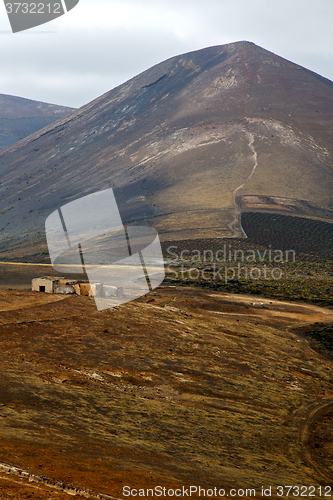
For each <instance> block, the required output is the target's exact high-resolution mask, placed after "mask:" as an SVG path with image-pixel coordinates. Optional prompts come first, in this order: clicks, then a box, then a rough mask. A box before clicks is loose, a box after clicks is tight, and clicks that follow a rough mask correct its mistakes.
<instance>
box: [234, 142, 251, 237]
mask: <svg viewBox="0 0 333 500" xmlns="http://www.w3.org/2000/svg"><path fill="white" fill-rule="evenodd" d="M248 136H249V148H250V149H251V151H252V154H253V160H254V165H253V168H252V170H251V173H250V175H249V176H248V177H247V178H246V179H245V181H244V182H243V184H241V185H240V186H238V187H237V188H236V189H235V190H234V191H233V193H232V201H233V205H234V207H235V215H234V220H233V221H232V222H231V223H230V224H228V227H229V229H231V231H232V232H233V235H234V237H235V238H242V237H244V236H245V238H247V236H246V234H245V232H244V230H243V228H242V225H241V223H240V214H241V211H240V209H239V206H238V205H237V194H238V191H239V190H240V189H242V188H243V187H244V186H245V184H247V183H248V182H249V180H250V179H251V178H252V177H253V174H254V172H255V171H256V168H257V166H258V154H257V152H256V150H255V148H254V145H253V143H254V136H253V134H251V133H248Z"/></svg>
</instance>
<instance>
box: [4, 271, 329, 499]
mask: <svg viewBox="0 0 333 500" xmlns="http://www.w3.org/2000/svg"><path fill="white" fill-rule="evenodd" d="M42 274H44V273H42ZM46 274H48V273H46ZM0 298H1V307H0V328H1V330H0V331H1V336H0V339H1V340H0V341H1V351H0V361H1V364H0V379H1V384H0V443H1V446H0V463H3V464H9V465H12V466H15V467H18V468H21V469H23V470H24V471H27V472H29V473H31V474H34V475H35V476H36V475H37V476H40V477H41V478H44V482H43V481H42V479H41V480H40V481H39V482H38V481H37V482H36V480H32V481H30V482H29V481H28V479H25V478H22V477H20V476H18V475H13V474H8V473H5V472H1V471H0V498H1V499H7V498H11V499H12V498H13V499H14V500H15V499H26V498H40V499H43V500H44V499H48V498H50V499H51V498H52V499H53V498H61V499H62V498H68V494H67V493H65V492H63V491H61V489H59V488H58V489H56V488H53V487H51V486H50V485H49V486H47V485H46V484H44V483H45V482H47V481H49V482H51V481H60V482H62V483H64V484H65V485H72V487H77V488H79V489H81V490H90V493H89V494H90V495H91V496H92V495H93V493H92V492H96V493H100V494H105V495H111V496H114V497H116V498H125V497H124V495H123V491H122V488H123V486H124V485H130V486H131V487H132V488H153V487H154V486H156V485H162V486H164V487H166V488H175V487H180V486H181V485H185V486H186V485H187V486H189V485H191V484H192V485H200V486H202V487H205V488H214V487H215V486H216V487H220V488H225V489H226V491H228V490H229V488H231V487H236V488H256V491H257V495H258V493H259V492H260V491H261V486H262V485H267V486H270V485H272V487H273V493H274V488H276V486H277V485H281V484H289V485H290V484H296V485H297V484H298V485H300V484H302V485H310V484H311V485H320V484H322V481H324V482H325V484H328V482H330V481H332V479H331V478H332V476H333V472H332V470H331V466H329V465H328V463H329V459H330V458H331V456H332V446H331V444H330V443H331V442H332V438H331V434H330V437H329V438H327V440H326V441H325V439H326V438H325V439H324V440H323V439H322V440H321V441H320V442H321V449H320V453H321V455H320V457H319V455H318V439H319V437H318V436H323V432H324V431H323V426H324V425H326V424H325V420H323V418H324V417H325V418H326V421H328V420H327V419H328V417H327V412H326V413H325V415H324V417H322V416H320V419H318V418H319V417H318V418H314V414H313V411H314V410H315V409H316V408H319V407H320V406H322V405H327V404H330V402H331V399H332V401H333V385H332V382H333V366H332V364H331V362H330V361H329V360H327V359H323V357H322V356H321V355H320V354H319V353H317V352H315V351H313V350H312V348H311V346H310V345H309V343H308V341H307V340H306V339H305V338H303V337H301V336H299V335H298V334H297V333H295V330H294V329H293V328H294V327H296V328H300V327H302V328H304V325H307V324H313V323H314V322H324V323H327V324H328V323H333V311H332V310H330V309H324V308H319V307H316V306H312V305H306V304H290V303H288V302H281V301H275V300H269V299H262V298H256V297H253V296H251V297H249V296H245V295H244V296H241V295H230V294H223V293H220V292H214V291H211V290H202V289H199V288H195V287H172V286H164V287H160V288H159V289H157V290H156V291H155V292H152V293H151V294H149V295H147V296H145V297H142V298H140V299H138V300H136V301H133V302H131V303H128V304H124V305H122V306H120V307H117V308H113V309H110V310H106V311H103V312H97V310H96V309H95V305H94V300H93V299H92V298H88V297H78V296H60V295H47V294H41V293H37V292H31V291H26V290H4V289H2V290H0ZM258 303H261V304H262V306H261V305H260V306H258ZM254 304H256V305H254ZM291 326H292V327H293V328H290V327H291ZM310 417H311V418H310ZM316 426H317V427H316ZM320 426H321V427H320ZM325 432H326V434H327V432H328V431H327V425H326V431H325ZM326 434H325V436H326ZM327 435H328V434H327ZM315 447H317V448H316V449H315ZM32 479H33V478H32ZM81 493H82V491H81ZM275 493H276V490H275ZM86 495H87V496H89V495H88V493H87V492H86ZM227 496H228V495H227ZM272 496H273V497H274V496H276V494H272ZM128 498H132V496H131V497H128ZM133 498H134V497H133ZM192 498H196V496H195V495H192Z"/></svg>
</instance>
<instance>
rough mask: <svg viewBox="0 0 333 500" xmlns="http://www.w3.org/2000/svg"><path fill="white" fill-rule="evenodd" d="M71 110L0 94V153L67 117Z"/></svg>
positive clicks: (65, 107)
mask: <svg viewBox="0 0 333 500" xmlns="http://www.w3.org/2000/svg"><path fill="white" fill-rule="evenodd" d="M73 109H74V108H70V107H67V106H59V105H56V104H49V103H45V102H41V101H34V100H32V99H26V98H23V97H17V96H12V95H7V94H0V151H1V150H4V149H6V148H8V147H10V146H11V145H12V144H15V143H16V142H18V141H20V140H21V139H23V138H24V137H27V136H29V135H31V134H32V133H34V132H36V131H38V130H40V129H41V128H43V127H45V126H47V125H49V124H51V123H53V122H54V121H55V120H57V119H59V118H61V117H63V116H66V115H68V114H69V113H71V111H72V110H73Z"/></svg>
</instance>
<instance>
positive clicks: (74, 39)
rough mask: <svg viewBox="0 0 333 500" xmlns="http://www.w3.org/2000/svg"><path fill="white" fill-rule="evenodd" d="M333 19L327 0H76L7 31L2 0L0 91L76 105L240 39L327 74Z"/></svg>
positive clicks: (332, 2)
mask: <svg viewBox="0 0 333 500" xmlns="http://www.w3.org/2000/svg"><path fill="white" fill-rule="evenodd" d="M0 1H1V0H0ZM26 1H27V0H26ZM332 20H333V0H80V2H79V4H78V5H77V6H76V7H75V8H74V9H72V10H71V11H70V12H68V13H67V14H66V15H64V16H62V17H60V18H58V19H56V20H54V21H51V22H49V23H47V24H44V25H42V26H40V27H37V28H34V29H31V30H28V31H25V32H21V33H16V34H13V33H12V32H11V28H10V25H9V21H8V19H7V14H6V11H5V7H4V5H3V3H2V2H1V5H0V44H1V49H0V65H1V66H0V67H1V71H0V93H2V94H10V95H17V96H20V97H26V98H29V99H35V100H38V101H45V102H50V103H54V104H62V105H66V106H73V107H79V106H82V105H83V104H86V103H87V102H89V101H91V100H93V99H94V98H96V97H98V96H100V95H101V94H103V93H104V92H106V91H108V90H110V89H112V88H113V87H115V86H117V85H119V84H121V83H123V82H125V81H126V80H128V79H129V78H131V77H133V76H135V75H137V74H138V73H140V72H141V71H144V70H145V69H148V68H149V67H151V66H153V65H154V64H157V63H159V62H161V61H163V60H165V59H168V58H169V57H172V56H175V55H178V54H182V53H184V52H189V51H192V50H197V49H201V48H204V47H208V46H210V45H222V44H225V43H231V42H235V41H240V40H248V41H251V42H254V43H256V44H257V45H260V46H261V47H264V48H265V49H267V50H270V51H271V52H274V53H275V54H278V55H280V56H282V57H284V58H286V59H289V60H290V61H293V62H295V63H297V64H300V65H302V66H305V67H306V68H309V69H311V70H312V71H315V72H317V73H319V74H321V75H322V76H325V77H326V78H329V79H330V80H333V29H332Z"/></svg>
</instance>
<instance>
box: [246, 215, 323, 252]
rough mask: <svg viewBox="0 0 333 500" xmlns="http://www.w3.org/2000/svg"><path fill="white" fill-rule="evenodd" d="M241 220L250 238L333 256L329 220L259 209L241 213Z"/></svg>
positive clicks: (264, 242) (281, 247)
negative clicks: (271, 212)
mask: <svg viewBox="0 0 333 500" xmlns="http://www.w3.org/2000/svg"><path fill="white" fill-rule="evenodd" d="M241 222H242V226H243V229H244V231H245V233H246V234H247V236H248V240H249V241H251V242H252V243H255V244H257V245H262V246H265V247H268V246H269V245H271V246H272V247H273V248H280V249H281V250H286V249H293V250H295V251H296V252H298V253H305V254H309V253H311V254H317V255H318V256H323V257H324V256H325V257H327V258H331V257H333V224H331V223H329V222H322V221H316V220H311V219H305V218H301V217H291V216H287V215H279V214H267V213H259V212H247V213H244V214H242V219H241Z"/></svg>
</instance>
